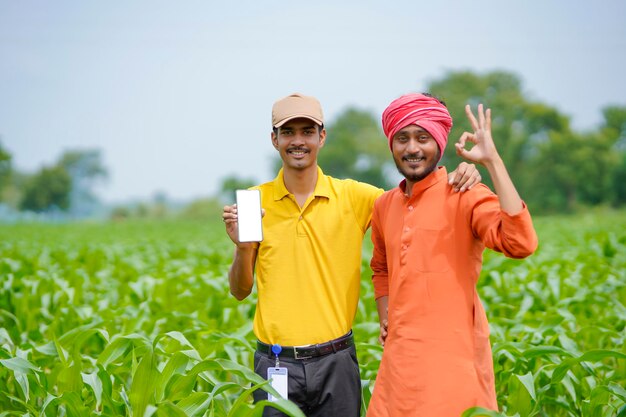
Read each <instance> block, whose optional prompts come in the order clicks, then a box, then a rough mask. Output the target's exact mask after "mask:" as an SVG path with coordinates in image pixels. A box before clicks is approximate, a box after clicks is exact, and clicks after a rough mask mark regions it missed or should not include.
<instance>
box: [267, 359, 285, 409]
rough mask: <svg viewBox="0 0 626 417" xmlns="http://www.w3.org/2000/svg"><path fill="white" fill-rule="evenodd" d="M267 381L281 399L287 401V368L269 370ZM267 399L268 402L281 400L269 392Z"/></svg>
mask: <svg viewBox="0 0 626 417" xmlns="http://www.w3.org/2000/svg"><path fill="white" fill-rule="evenodd" d="M267 380H268V381H270V385H271V386H272V388H274V389H275V390H276V391H278V393H279V394H280V396H281V397H283V398H284V399H287V368H280V367H275V368H267ZM267 399H268V401H278V400H279V399H280V398H276V397H274V396H273V395H272V394H270V393H269V392H268V393H267Z"/></svg>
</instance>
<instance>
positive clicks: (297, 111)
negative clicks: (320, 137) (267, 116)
mask: <svg viewBox="0 0 626 417" xmlns="http://www.w3.org/2000/svg"><path fill="white" fill-rule="evenodd" d="M299 117H304V118H307V119H311V120H313V121H314V122H315V123H317V124H318V125H323V124H324V115H323V114H322V106H321V105H320V102H319V101H318V100H317V99H316V98H315V97H311V96H305V95H304V94H300V93H294V94H291V95H289V96H287V97H284V98H281V99H280V100H278V101H277V102H276V103H274V106H272V126H274V127H281V126H282V125H284V124H285V123H287V122H288V121H289V120H293V119H297V118H299Z"/></svg>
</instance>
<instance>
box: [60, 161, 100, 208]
mask: <svg viewBox="0 0 626 417" xmlns="http://www.w3.org/2000/svg"><path fill="white" fill-rule="evenodd" d="M59 166H61V167H62V168H63V169H65V171H66V172H67V173H68V174H69V176H70V178H71V179H72V190H71V192H70V197H69V198H70V209H71V212H72V213H73V214H75V215H86V214H89V213H90V212H91V211H92V210H93V209H94V208H95V206H96V205H97V204H98V199H97V198H96V195H95V193H94V188H95V187H96V186H97V185H98V184H100V183H101V182H102V181H104V180H105V179H106V178H107V177H108V171H107V169H106V168H105V167H104V164H103V162H102V154H101V152H100V150H97V149H89V150H72V151H68V152H65V153H64V154H63V155H62V156H61V158H60V160H59Z"/></svg>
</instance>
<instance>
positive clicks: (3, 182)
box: [0, 142, 12, 201]
mask: <svg viewBox="0 0 626 417" xmlns="http://www.w3.org/2000/svg"><path fill="white" fill-rule="evenodd" d="M11 159H12V158H11V154H10V153H9V151H8V150H6V149H5V148H4V147H3V146H2V142H0V201H2V190H4V188H5V187H6V186H7V184H8V183H9V181H10V178H11V171H12V167H11Z"/></svg>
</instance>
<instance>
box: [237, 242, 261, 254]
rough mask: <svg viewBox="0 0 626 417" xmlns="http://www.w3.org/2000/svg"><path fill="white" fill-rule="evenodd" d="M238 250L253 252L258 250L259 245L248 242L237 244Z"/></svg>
mask: <svg viewBox="0 0 626 417" xmlns="http://www.w3.org/2000/svg"><path fill="white" fill-rule="evenodd" d="M235 246H236V247H237V250H238V251H239V252H252V251H255V250H257V248H258V247H259V244H258V243H257V242H246V243H237V244H235Z"/></svg>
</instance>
